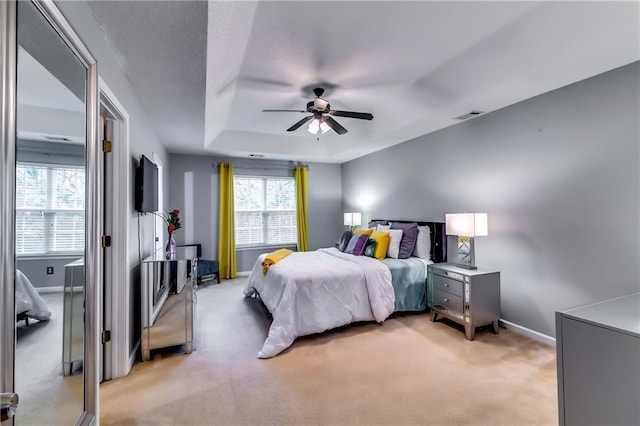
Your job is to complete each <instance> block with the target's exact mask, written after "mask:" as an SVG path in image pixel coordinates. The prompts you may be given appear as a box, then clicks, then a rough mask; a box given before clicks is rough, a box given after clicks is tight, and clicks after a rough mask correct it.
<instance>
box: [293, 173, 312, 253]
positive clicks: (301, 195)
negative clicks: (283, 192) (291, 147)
mask: <svg viewBox="0 0 640 426" xmlns="http://www.w3.org/2000/svg"><path fill="white" fill-rule="evenodd" d="M293 175H294V177H295V179H296V207H297V211H298V213H297V219H298V251H307V250H309V241H308V237H307V168H306V167H296V168H295V169H294V170H293Z"/></svg>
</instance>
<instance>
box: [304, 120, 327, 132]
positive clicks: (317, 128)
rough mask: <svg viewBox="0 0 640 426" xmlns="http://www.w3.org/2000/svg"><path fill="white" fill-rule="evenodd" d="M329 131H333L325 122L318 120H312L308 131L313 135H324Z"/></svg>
mask: <svg viewBox="0 0 640 426" xmlns="http://www.w3.org/2000/svg"><path fill="white" fill-rule="evenodd" d="M329 130H331V127H329V126H328V125H327V123H325V122H324V121H320V120H318V119H317V118H314V119H313V120H311V122H310V123H309V127H307V131H308V132H309V133H311V134H312V135H324V134H325V133H327V132H328V131H329Z"/></svg>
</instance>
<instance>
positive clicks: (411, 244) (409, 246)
mask: <svg viewBox="0 0 640 426" xmlns="http://www.w3.org/2000/svg"><path fill="white" fill-rule="evenodd" d="M391 229H402V239H401V240H400V251H399V252H398V259H407V258H409V257H411V254H412V253H413V249H414V248H415V247H416V241H417V240H418V224H417V223H415V222H412V223H400V222H391Z"/></svg>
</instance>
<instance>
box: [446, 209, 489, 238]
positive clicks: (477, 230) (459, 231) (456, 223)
mask: <svg viewBox="0 0 640 426" xmlns="http://www.w3.org/2000/svg"><path fill="white" fill-rule="evenodd" d="M445 218H446V220H445V222H446V229H447V235H458V236H463V237H484V236H486V235H489V227H488V224H487V214H486V213H453V214H446V215H445Z"/></svg>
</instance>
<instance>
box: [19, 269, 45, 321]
mask: <svg viewBox="0 0 640 426" xmlns="http://www.w3.org/2000/svg"><path fill="white" fill-rule="evenodd" d="M29 318H33V319H36V320H38V321H48V320H49V319H50V318H51V312H50V311H49V309H47V305H46V303H45V302H44V300H43V299H42V296H40V294H38V291H37V290H36V289H35V287H34V286H33V284H32V283H31V281H29V278H27V276H26V275H25V274H23V273H22V271H20V270H19V269H18V270H16V321H22V320H24V321H25V323H26V325H29Z"/></svg>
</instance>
